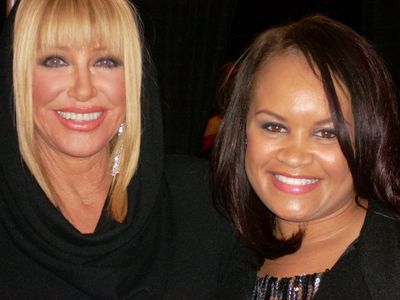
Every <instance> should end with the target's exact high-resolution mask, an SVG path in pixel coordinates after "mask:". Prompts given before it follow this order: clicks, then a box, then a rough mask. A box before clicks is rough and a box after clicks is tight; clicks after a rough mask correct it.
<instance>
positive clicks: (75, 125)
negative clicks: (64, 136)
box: [55, 111, 106, 131]
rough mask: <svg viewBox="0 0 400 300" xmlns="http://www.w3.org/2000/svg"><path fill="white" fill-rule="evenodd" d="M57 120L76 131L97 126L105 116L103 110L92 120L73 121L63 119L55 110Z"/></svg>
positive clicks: (89, 129) (92, 128)
mask: <svg viewBox="0 0 400 300" xmlns="http://www.w3.org/2000/svg"><path fill="white" fill-rule="evenodd" d="M55 114H56V116H57V118H58V120H60V122H61V124H63V125H64V126H65V127H67V128H68V129H71V130H76V131H91V130H94V129H96V128H97V127H99V126H100V125H101V124H102V123H103V121H104V118H105V116H106V113H105V112H104V111H103V113H102V114H101V116H99V117H98V118H97V119H96V120H92V121H81V122H77V121H73V120H67V119H64V118H63V117H62V116H60V115H59V114H58V113H57V112H55Z"/></svg>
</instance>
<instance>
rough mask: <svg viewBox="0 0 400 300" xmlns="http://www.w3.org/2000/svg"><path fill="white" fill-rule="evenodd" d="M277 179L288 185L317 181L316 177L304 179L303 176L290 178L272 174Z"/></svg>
mask: <svg viewBox="0 0 400 300" xmlns="http://www.w3.org/2000/svg"><path fill="white" fill-rule="evenodd" d="M274 176H275V178H276V179H278V181H280V182H283V183H286V184H289V185H307V184H313V183H316V182H317V181H318V179H304V178H292V177H286V176H282V175H274Z"/></svg>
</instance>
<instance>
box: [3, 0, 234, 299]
mask: <svg viewBox="0 0 400 300" xmlns="http://www.w3.org/2000/svg"><path fill="white" fill-rule="evenodd" d="M17 5H18V7H17V8H16V9H17V11H16V16H15V23H14V28H13V46H12V54H13V65H12V74H13V77H12V82H13V97H10V95H7V89H8V87H7V82H8V80H11V79H10V78H8V76H9V73H10V72H8V70H7V69H5V67H4V66H5V65H7V61H8V60H11V58H10V57H9V55H10V54H11V51H8V50H7V48H6V47H3V49H2V55H1V57H2V58H1V65H2V69H1V70H2V71H1V72H2V73H3V74H2V77H5V78H6V80H4V81H2V84H3V87H2V91H3V92H4V96H2V97H1V101H2V102H1V103H2V104H1V110H0V122H1V123H0V130H1V132H2V133H1V136H2V137H3V138H4V139H3V146H2V147H1V150H0V151H1V153H0V169H1V172H0V173H1V175H0V176H1V178H0V182H1V183H0V203H1V204H0V205H1V212H0V218H1V222H0V224H1V225H0V241H1V242H0V253H1V255H0V257H1V258H0V264H1V265H2V269H3V270H4V272H2V274H3V276H1V280H0V298H1V299H48V298H57V299H164V298H165V299H209V298H212V297H213V295H214V291H215V289H216V285H217V279H218V276H219V272H220V270H219V268H220V265H221V260H222V259H223V255H224V254H225V253H228V252H229V247H230V244H231V238H230V235H229V229H228V226H226V225H225V224H224V223H223V222H222V221H221V220H220V218H219V216H218V214H217V213H216V212H214V210H213V209H212V206H211V204H210V200H209V198H210V197H209V191H208V189H207V186H208V182H207V168H206V166H205V165H202V164H200V163H199V162H197V161H196V160H190V159H187V158H178V157H174V158H171V157H163V154H162V152H163V147H162V128H161V118H160V112H159V107H158V103H157V90H156V86H155V84H154V79H153V78H152V77H151V74H150V73H151V71H150V69H151V68H150V64H149V63H148V59H147V58H146V57H145V58H142V53H144V52H145V51H143V49H141V36H140V30H139V24H138V23H139V21H138V17H137V15H136V13H135V9H134V8H133V7H132V6H131V5H130V4H129V2H128V1H126V0H112V1H111V0H80V1H77V0H35V1H31V0H22V1H20V2H19V3H17ZM10 22H11V20H9V26H10V24H11V23H10ZM9 29H10V28H9ZM142 60H143V61H144V62H142ZM142 70H144V71H142ZM142 87H143V89H142ZM12 104H13V105H12Z"/></svg>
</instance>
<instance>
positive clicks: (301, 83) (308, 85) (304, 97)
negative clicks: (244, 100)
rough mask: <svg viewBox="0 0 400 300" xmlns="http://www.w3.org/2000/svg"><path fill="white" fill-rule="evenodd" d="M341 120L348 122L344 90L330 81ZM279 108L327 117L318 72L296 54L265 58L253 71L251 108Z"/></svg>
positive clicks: (345, 91) (349, 110) (327, 109)
mask: <svg viewBox="0 0 400 300" xmlns="http://www.w3.org/2000/svg"><path fill="white" fill-rule="evenodd" d="M334 84H335V89H336V93H337V96H338V98H339V102H340V109H341V110H342V111H343V115H344V117H345V119H347V120H349V121H350V120H351V119H352V112H351V105H350V101H349V96H348V93H347V90H346V88H344V87H343V85H342V84H341V83H340V82H339V81H337V80H334ZM275 107H276V108H279V109H280V110H282V111H283V112H285V113H287V112H294V113H302V112H303V113H305V112H307V111H309V112H312V111H314V112H318V113H319V114H321V115H326V116H327V117H330V112H329V105H328V100H327V97H326V94H325V91H324V88H323V84H322V81H321V79H320V77H319V74H318V72H315V71H314V70H313V69H312V68H311V67H310V65H309V64H308V62H307V60H306V58H305V57H304V56H303V55H302V54H300V53H297V52H295V53H284V54H279V55H277V56H275V57H273V58H271V59H269V60H268V61H267V62H266V63H265V64H264V65H263V66H262V67H261V68H260V69H259V71H258V72H257V74H256V77H255V85H254V89H253V94H252V97H251V102H250V110H251V109H264V108H269V109H274V108H275Z"/></svg>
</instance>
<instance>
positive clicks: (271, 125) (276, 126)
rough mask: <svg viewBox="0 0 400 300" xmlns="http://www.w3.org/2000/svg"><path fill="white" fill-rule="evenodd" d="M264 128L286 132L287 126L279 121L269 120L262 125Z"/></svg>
mask: <svg viewBox="0 0 400 300" xmlns="http://www.w3.org/2000/svg"><path fill="white" fill-rule="evenodd" d="M262 128H264V129H265V130H267V131H269V132H272V133H285V132H287V131H288V130H287V128H286V127H285V126H283V125H282V124H279V123H274V122H268V123H265V124H263V125H262Z"/></svg>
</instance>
